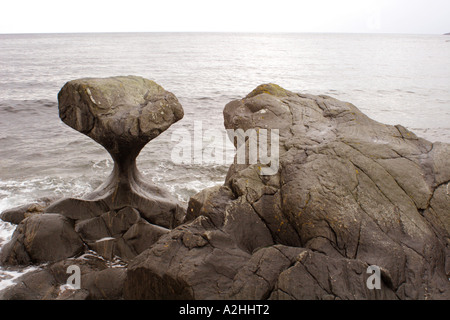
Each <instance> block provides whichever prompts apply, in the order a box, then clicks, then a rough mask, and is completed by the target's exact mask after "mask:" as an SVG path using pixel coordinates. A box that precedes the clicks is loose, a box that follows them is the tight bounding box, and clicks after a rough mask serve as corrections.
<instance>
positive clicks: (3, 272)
mask: <svg viewBox="0 0 450 320" xmlns="http://www.w3.org/2000/svg"><path fill="white" fill-rule="evenodd" d="M36 270H39V267H36V266H31V267H27V268H24V269H20V270H7V269H0V291H2V290H5V289H6V288H8V287H10V286H13V285H15V284H16V280H17V279H18V278H19V277H21V276H23V275H24V274H26V273H28V272H32V271H36Z"/></svg>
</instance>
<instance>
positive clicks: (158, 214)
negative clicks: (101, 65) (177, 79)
mask: <svg viewBox="0 0 450 320" xmlns="http://www.w3.org/2000/svg"><path fill="white" fill-rule="evenodd" d="M58 103H59V115H60V118H61V120H62V121H63V122H64V123H65V124H67V125H68V126H70V127H72V128H73V129H75V130H77V131H79V132H81V133H83V134H85V135H87V136H88V137H90V138H92V139H93V140H95V141H96V142H98V143H99V144H101V145H102V146H103V147H105V149H106V150H107V151H108V152H109V154H110V155H111V157H112V159H113V160H114V169H113V171H112V173H111V175H110V177H109V178H108V179H107V181H106V182H105V183H103V184H102V185H101V186H100V187H99V188H98V189H97V190H95V191H94V192H92V193H90V194H88V195H85V196H84V197H83V198H82V199H74V198H66V199H62V200H59V201H57V202H55V203H53V204H51V205H50V206H49V207H48V208H47V209H46V211H45V212H52V213H53V212H56V213H59V214H62V215H64V216H66V217H68V218H70V219H72V220H74V221H75V230H84V231H85V232H84V233H80V235H81V237H82V238H83V236H85V235H88V237H87V238H86V239H85V238H83V240H84V241H86V242H87V243H93V242H95V241H97V240H100V239H102V238H104V237H107V236H113V237H114V238H120V237H121V236H122V235H123V234H125V233H126V231H127V229H124V230H122V229H123V228H122V227H123V226H129V227H130V228H131V226H132V223H131V224H130V221H131V220H133V221H139V219H140V218H139V217H141V218H143V219H144V220H146V221H147V222H148V223H150V224H154V225H157V226H161V227H163V228H173V227H175V226H177V225H178V224H180V223H181V221H182V220H183V216H184V210H183V208H182V207H181V206H180V205H179V204H178V201H177V199H176V198H175V197H174V196H172V195H171V194H169V193H168V192H166V191H165V190H162V189H161V188H159V187H157V186H155V185H152V184H150V183H148V182H146V181H144V179H143V177H142V175H141V174H140V173H139V171H138V169H137V167H136V158H137V156H138V155H139V152H140V151H141V150H142V148H143V147H144V146H145V145H146V144H147V143H148V142H149V141H150V140H152V139H154V138H156V137H157V136H158V135H159V134H160V133H161V132H163V131H165V130H166V129H167V128H169V127H170V126H171V125H172V124H173V123H175V122H177V121H178V120H180V119H181V118H182V117H183V114H184V113H183V108H182V107H181V104H180V103H179V102H178V100H177V98H176V97H175V95H174V94H172V93H171V92H168V91H166V90H164V89H163V88H162V87H161V86H160V85H158V84H157V83H155V82H154V81H151V80H147V79H144V78H141V77H137V76H126V77H125V76H120V77H111V78H85V79H79V80H73V81H69V82H67V83H66V84H65V85H64V86H63V88H62V89H61V91H60V92H59V94H58ZM124 208H128V209H127V210H128V211H126V210H125V211H124V210H123V209H124ZM127 212H130V213H132V214H133V215H136V214H137V215H138V217H134V216H133V217H128V216H127V214H122V213H127ZM107 213H109V215H110V216H114V217H115V220H114V225H111V226H109V225H108V224H107V223H105V222H104V219H103V218H102V217H105V215H106V214H107ZM119 213H120V214H119ZM131 218H132V219H131ZM118 219H119V220H120V219H122V220H123V221H119V220H118ZM116 220H117V221H116ZM94 222H95V223H96V224H95V226H97V227H96V228H92V226H93V225H94ZM88 226H89V228H88V229H86V228H87V227H88ZM118 226H120V227H121V228H122V229H120V228H119V229H120V230H119V231H120V232H119V231H118V230H117V228H118ZM96 230H100V231H101V232H100V231H99V232H98V234H97V233H96ZM88 231H89V232H88ZM120 241H122V240H120ZM126 250H128V249H126ZM137 253H139V252H136V254H137Z"/></svg>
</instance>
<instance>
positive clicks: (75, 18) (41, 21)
mask: <svg viewBox="0 0 450 320" xmlns="http://www.w3.org/2000/svg"><path fill="white" fill-rule="evenodd" d="M130 31H131V32H134V31H137V32H152V31H207V32H215V31H220V32H222V31H224V32H226V31H229V32H352V33H366V32H371V33H412V34H442V33H445V32H450V0H224V1H216V0H158V1H151V0H147V1H144V0H120V1H116V0H75V1H67V0H2V2H1V3H0V33H44V32H54V33H58V32H130Z"/></svg>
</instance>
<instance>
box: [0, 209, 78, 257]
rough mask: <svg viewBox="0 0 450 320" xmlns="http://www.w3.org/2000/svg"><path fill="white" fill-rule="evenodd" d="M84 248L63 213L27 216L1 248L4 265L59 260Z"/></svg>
mask: <svg viewBox="0 0 450 320" xmlns="http://www.w3.org/2000/svg"><path fill="white" fill-rule="evenodd" d="M83 250H84V244H83V241H82V240H81V238H80V236H79V235H78V234H77V233H76V232H75V231H74V229H73V224H72V223H71V221H70V220H68V219H67V218H65V217H64V216H62V215H60V214H35V215H32V216H30V217H28V218H26V219H24V220H23V221H22V222H21V223H20V224H19V225H18V227H17V229H16V230H15V231H14V234H13V236H12V239H11V241H10V242H8V243H7V244H5V245H4V247H3V248H2V251H1V256H0V258H1V262H2V264H5V265H16V264H19V265H27V264H30V263H43V262H48V261H58V260H62V259H65V258H69V257H72V256H75V255H76V254H79V253H80V252H82V251H83Z"/></svg>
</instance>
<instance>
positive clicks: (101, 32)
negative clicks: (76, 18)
mask: <svg viewBox="0 0 450 320" xmlns="http://www.w3.org/2000/svg"><path fill="white" fill-rule="evenodd" d="M136 33H205V34H214V33H216V34H217V33H231V34H232V33H239V34H367V35H447V34H448V33H446V32H444V33H408V32H349V31H62V32H54V31H51V32H5V33H4V32H0V35H46V34H48V35H63V34H67V35H70V34H72V35H74V34H136Z"/></svg>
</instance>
